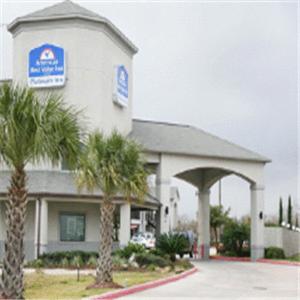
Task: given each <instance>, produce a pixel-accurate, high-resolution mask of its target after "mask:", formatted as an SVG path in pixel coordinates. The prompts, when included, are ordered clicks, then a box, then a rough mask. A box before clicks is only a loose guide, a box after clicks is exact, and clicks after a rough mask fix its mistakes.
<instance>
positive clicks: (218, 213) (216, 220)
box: [209, 205, 230, 250]
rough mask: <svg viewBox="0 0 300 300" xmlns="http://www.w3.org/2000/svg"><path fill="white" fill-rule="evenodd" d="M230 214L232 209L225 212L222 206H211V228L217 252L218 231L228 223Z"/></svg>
mask: <svg viewBox="0 0 300 300" xmlns="http://www.w3.org/2000/svg"><path fill="white" fill-rule="evenodd" d="M229 212H230V208H229V209H227V210H224V207H223V206H222V205H215V206H213V205H211V206H210V219H209V220H210V227H211V229H212V230H213V232H214V236H215V244H216V248H217V250H218V249H219V239H218V230H220V228H221V227H222V226H223V225H225V223H226V222H227V221H228V215H229Z"/></svg>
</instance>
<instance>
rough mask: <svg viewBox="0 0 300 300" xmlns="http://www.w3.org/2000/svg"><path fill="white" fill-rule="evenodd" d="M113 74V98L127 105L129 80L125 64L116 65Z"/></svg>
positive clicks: (120, 103)
mask: <svg viewBox="0 0 300 300" xmlns="http://www.w3.org/2000/svg"><path fill="white" fill-rule="evenodd" d="M114 76H115V78H114V92H113V99H114V101H115V102H116V103H117V104H119V105H121V106H124V107H126V106H127V105H128V91H129V81H128V72H127V70H126V68H125V66H123V65H118V66H116V67H115V72H114Z"/></svg>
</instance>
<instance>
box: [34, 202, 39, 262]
mask: <svg viewBox="0 0 300 300" xmlns="http://www.w3.org/2000/svg"><path fill="white" fill-rule="evenodd" d="M39 244H40V200H39V199H37V200H35V217H34V258H35V259H36V258H38V256H39Z"/></svg>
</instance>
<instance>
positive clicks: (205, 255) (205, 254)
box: [199, 244, 210, 260]
mask: <svg viewBox="0 0 300 300" xmlns="http://www.w3.org/2000/svg"><path fill="white" fill-rule="evenodd" d="M209 249H210V245H208V244H202V245H200V246H199V259H200V260H209Z"/></svg>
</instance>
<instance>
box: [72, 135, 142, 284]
mask: <svg viewBox="0 0 300 300" xmlns="http://www.w3.org/2000/svg"><path fill="white" fill-rule="evenodd" d="M82 154H83V155H82V159H81V160H80V165H79V168H78V176H77V178H78V186H79V189H82V188H87V189H88V190H90V191H92V190H94V189H97V188H98V189H100V190H101V191H102V193H103V201H102V203H101V205H100V246H99V259H98V261H97V270H96V283H95V284H94V285H93V286H92V287H111V286H114V284H113V279H112V240H113V217H114V210H115V204H114V202H113V201H114V200H115V199H116V197H117V196H120V195H121V194H122V195H123V196H124V197H125V199H127V200H128V201H130V200H131V198H132V197H136V198H137V199H140V200H142V199H143V198H144V196H145V194H146V192H147V173H146V171H145V168H144V161H143V160H142V157H141V149H140V147H139V146H138V145H137V144H136V143H135V142H133V141H130V140H128V139H126V138H125V137H123V136H122V135H121V134H119V133H117V132H113V133H112V134H111V135H110V136H108V137H105V136H104V135H103V134H101V133H99V132H94V133H92V134H90V136H89V137H88V141H87V144H86V146H85V147H84V149H83V152H82Z"/></svg>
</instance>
